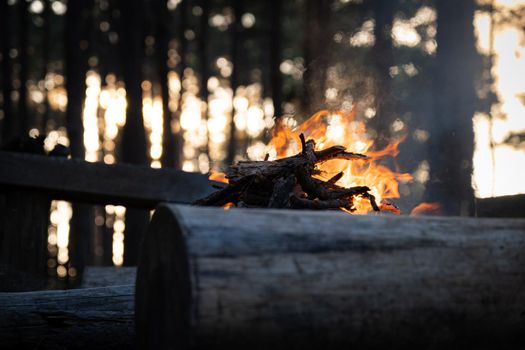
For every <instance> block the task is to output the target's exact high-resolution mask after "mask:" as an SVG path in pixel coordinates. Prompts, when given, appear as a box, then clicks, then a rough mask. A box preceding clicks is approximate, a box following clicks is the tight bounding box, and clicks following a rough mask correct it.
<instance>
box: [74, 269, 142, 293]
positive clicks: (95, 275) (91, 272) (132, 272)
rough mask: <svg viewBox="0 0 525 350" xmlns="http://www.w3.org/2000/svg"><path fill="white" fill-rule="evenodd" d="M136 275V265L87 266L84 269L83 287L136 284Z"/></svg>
mask: <svg viewBox="0 0 525 350" xmlns="http://www.w3.org/2000/svg"><path fill="white" fill-rule="evenodd" d="M136 275H137V267H135V266H133V267H132V266H121V267H114V266H87V267H86V269H85V270H84V277H83V279H82V288H95V287H109V286H116V285H123V284H135V278H136Z"/></svg>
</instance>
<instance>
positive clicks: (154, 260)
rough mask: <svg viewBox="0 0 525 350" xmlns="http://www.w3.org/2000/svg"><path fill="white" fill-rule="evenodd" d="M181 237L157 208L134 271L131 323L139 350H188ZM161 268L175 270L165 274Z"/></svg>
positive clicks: (186, 268)
mask: <svg viewBox="0 0 525 350" xmlns="http://www.w3.org/2000/svg"><path fill="white" fill-rule="evenodd" d="M183 235H184V232H183V230H182V229H181V227H180V225H179V223H178V221H177V220H175V218H174V216H173V213H172V212H170V211H169V210H168V208H167V207H164V206H160V207H159V208H158V209H157V210H156V212H155V220H152V222H151V224H150V225H149V228H148V232H147V235H146V237H147V238H146V239H145V240H144V243H143V245H142V250H141V256H140V260H139V266H138V269H137V283H136V298H135V312H136V319H135V321H136V329H137V344H138V347H137V348H139V349H160V348H162V344H173V345H174V346H175V347H174V348H177V349H187V347H188V344H189V332H190V319H191V316H190V314H191V307H190V305H191V294H192V292H191V283H190V273H189V265H188V261H189V260H188V253H187V251H186V245H185V241H184V237H183ZM159 242H163V243H162V244H160V245H159V244H158V243H159ZM165 266H174V267H175V268H174V269H170V271H166V270H165ZM152 320H158V321H156V322H152ZM159 326H160V327H165V329H159ZM152 342H153V343H152Z"/></svg>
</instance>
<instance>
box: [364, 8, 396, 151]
mask: <svg viewBox="0 0 525 350" xmlns="http://www.w3.org/2000/svg"><path fill="white" fill-rule="evenodd" d="M396 7H397V1H394V0H391V1H381V0H372V2H371V8H372V13H373V15H374V18H375V30H374V35H375V44H374V47H373V48H372V50H371V51H370V61H371V62H372V65H373V76H374V82H375V87H374V90H375V108H376V117H375V118H373V119H372V120H371V123H369V124H370V125H371V126H372V127H373V128H374V129H375V131H376V132H377V136H378V140H377V141H379V143H380V145H381V144H384V143H388V139H389V138H390V137H389V136H390V125H391V124H392V122H393V120H392V119H393V118H392V117H393V116H394V115H395V112H396V111H395V109H396V103H395V101H394V98H393V91H392V78H391V77H390V72H389V69H390V67H391V66H392V65H393V64H394V52H393V46H392V36H391V30H392V22H393V19H394V11H395V9H396Z"/></svg>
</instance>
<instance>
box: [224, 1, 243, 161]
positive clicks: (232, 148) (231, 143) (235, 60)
mask: <svg viewBox="0 0 525 350" xmlns="http://www.w3.org/2000/svg"><path fill="white" fill-rule="evenodd" d="M233 13H234V14H233V16H234V22H233V24H232V25H231V60H232V65H233V70H232V75H231V78H230V84H231V88H232V91H233V96H232V98H235V93H236V91H237V88H238V87H239V65H240V55H239V47H240V44H241V40H242V39H241V31H242V25H241V16H242V1H241V0H233ZM234 116H235V107H234V106H233V99H232V119H231V120H230V136H229V139H228V153H227V156H226V164H233V162H234V161H235V154H236V153H237V132H236V127H235V121H234V120H233V119H234Z"/></svg>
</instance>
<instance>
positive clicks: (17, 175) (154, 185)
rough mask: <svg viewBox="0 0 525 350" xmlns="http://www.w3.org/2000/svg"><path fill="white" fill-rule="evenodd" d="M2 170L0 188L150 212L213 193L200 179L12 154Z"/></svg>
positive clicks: (0, 161)
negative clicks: (148, 210)
mask: <svg viewBox="0 0 525 350" xmlns="http://www.w3.org/2000/svg"><path fill="white" fill-rule="evenodd" d="M0 169H2V170H1V171H0V187H2V186H3V187H5V186H17V187H22V188H27V189H31V190H34V191H41V192H45V193H48V194H50V196H51V197H52V198H53V199H64V200H69V201H75V202H85V203H93V204H119V205H124V206H132V207H140V208H148V209H152V208H154V207H155V206H156V205H157V204H158V203H160V202H175V203H191V202H192V201H194V200H196V199H199V198H202V197H205V196H207V195H208V194H210V193H211V192H213V191H214V189H213V188H212V187H211V182H210V181H208V179H207V177H206V175H203V174H197V173H188V172H183V171H178V170H175V169H153V168H150V167H146V166H137V165H129V164H112V165H109V164H104V163H89V162H85V161H82V160H76V159H64V158H60V157H46V156H41V155H32V154H23V153H14V152H0Z"/></svg>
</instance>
